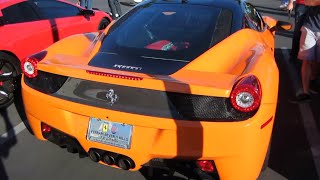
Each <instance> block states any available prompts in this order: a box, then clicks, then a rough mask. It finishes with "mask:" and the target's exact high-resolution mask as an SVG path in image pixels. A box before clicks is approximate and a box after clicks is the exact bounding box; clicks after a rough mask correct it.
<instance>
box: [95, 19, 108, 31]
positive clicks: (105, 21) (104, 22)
mask: <svg viewBox="0 0 320 180" xmlns="http://www.w3.org/2000/svg"><path fill="white" fill-rule="evenodd" d="M109 24H110V21H109V20H108V19H107V18H103V19H101V21H100V23H99V26H98V31H100V30H103V29H105V28H106V27H107V26H108V25H109Z"/></svg>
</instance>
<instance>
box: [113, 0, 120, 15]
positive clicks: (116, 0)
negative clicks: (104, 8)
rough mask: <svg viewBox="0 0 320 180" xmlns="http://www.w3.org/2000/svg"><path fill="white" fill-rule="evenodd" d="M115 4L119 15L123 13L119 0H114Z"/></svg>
mask: <svg viewBox="0 0 320 180" xmlns="http://www.w3.org/2000/svg"><path fill="white" fill-rule="evenodd" d="M114 6H115V7H116V10H117V12H118V15H119V16H121V15H122V10H121V7H120V3H119V1H118V0H114Z"/></svg>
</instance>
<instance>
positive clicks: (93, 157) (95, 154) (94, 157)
mask: <svg viewBox="0 0 320 180" xmlns="http://www.w3.org/2000/svg"><path fill="white" fill-rule="evenodd" d="M89 158H90V159H91V160H92V161H93V162H99V161H100V160H101V156H100V154H99V153H98V152H96V151H93V150H90V151H89Z"/></svg>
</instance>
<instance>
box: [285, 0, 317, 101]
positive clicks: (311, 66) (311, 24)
mask: <svg viewBox="0 0 320 180" xmlns="http://www.w3.org/2000/svg"><path fill="white" fill-rule="evenodd" d="M290 3H293V0H290ZM304 3H305V5H306V6H309V7H308V9H307V11H306V13H305V17H304V20H303V25H302V27H301V37H300V49H299V52H298V59H300V60H302V66H301V81H302V87H303V93H301V94H298V95H297V96H296V97H295V98H294V99H292V100H290V102H292V103H306V102H310V101H311V95H310V93H312V92H316V91H318V89H313V88H314V87H315V88H317V87H316V86H313V84H314V83H315V80H316V78H317V75H318V65H319V62H320V0H304Z"/></svg>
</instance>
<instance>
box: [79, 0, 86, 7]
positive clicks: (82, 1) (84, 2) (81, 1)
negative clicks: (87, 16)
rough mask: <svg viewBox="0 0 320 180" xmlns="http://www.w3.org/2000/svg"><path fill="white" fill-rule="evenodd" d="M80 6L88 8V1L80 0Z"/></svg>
mask: <svg viewBox="0 0 320 180" xmlns="http://www.w3.org/2000/svg"><path fill="white" fill-rule="evenodd" d="M80 6H82V7H84V8H85V7H86V0H80Z"/></svg>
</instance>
